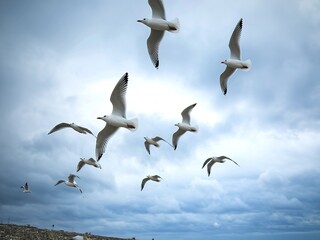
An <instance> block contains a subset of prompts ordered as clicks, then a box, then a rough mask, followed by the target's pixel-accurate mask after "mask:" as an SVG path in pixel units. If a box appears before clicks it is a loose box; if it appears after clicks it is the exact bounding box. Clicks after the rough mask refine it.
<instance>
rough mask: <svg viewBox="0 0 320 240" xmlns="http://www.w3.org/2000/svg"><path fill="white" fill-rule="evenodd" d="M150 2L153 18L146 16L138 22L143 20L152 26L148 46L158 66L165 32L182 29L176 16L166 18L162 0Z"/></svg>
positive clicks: (150, 0) (151, 56)
mask: <svg viewBox="0 0 320 240" xmlns="http://www.w3.org/2000/svg"><path fill="white" fill-rule="evenodd" d="M148 3H149V5H150V7H151V9H152V18H151V19H148V18H144V19H141V20H138V22H141V23H143V24H145V25H146V26H148V27H150V28H151V32H150V35H149V38H148V40H147V47H148V52H149V56H150V59H151V61H152V63H153V65H154V66H155V67H156V68H158V67H159V57H158V50H159V45H160V42H161V40H162V38H163V36H164V32H165V31H169V32H178V31H179V29H180V23H179V19H178V18H175V19H174V20H172V21H167V20H166V13H165V9H164V6H163V2H162V0H148Z"/></svg>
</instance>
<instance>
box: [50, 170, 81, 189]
mask: <svg viewBox="0 0 320 240" xmlns="http://www.w3.org/2000/svg"><path fill="white" fill-rule="evenodd" d="M76 177H77V178H79V177H78V176H77V175H74V174H70V175H69V177H68V181H66V180H59V181H58V182H57V183H56V184H55V186H57V185H58V184H60V183H64V184H65V185H66V186H68V187H74V188H78V189H79V191H80V192H81V193H82V190H81V189H80V188H79V186H78V184H77V183H76V181H75V178H76ZM79 179H80V178H79Z"/></svg>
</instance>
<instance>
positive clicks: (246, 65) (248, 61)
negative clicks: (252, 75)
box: [243, 59, 252, 72]
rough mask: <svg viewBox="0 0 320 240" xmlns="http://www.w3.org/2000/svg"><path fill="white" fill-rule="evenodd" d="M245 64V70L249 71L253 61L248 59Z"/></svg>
mask: <svg viewBox="0 0 320 240" xmlns="http://www.w3.org/2000/svg"><path fill="white" fill-rule="evenodd" d="M244 64H245V67H244V68H243V70H244V71H246V72H247V71H249V70H250V69H251V65H252V63H251V60H250V59H247V60H246V61H244Z"/></svg>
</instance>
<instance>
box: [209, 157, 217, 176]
mask: <svg viewBox="0 0 320 240" xmlns="http://www.w3.org/2000/svg"><path fill="white" fill-rule="evenodd" d="M215 163H216V162H215V161H214V160H211V161H210V162H209V163H208V165H207V171H208V177H209V176H210V173H211V168H212V166H213V164H215Z"/></svg>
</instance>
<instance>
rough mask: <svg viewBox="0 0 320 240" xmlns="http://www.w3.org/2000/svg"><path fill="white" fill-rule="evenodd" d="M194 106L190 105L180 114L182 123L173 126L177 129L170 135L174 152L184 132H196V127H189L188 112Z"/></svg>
mask: <svg viewBox="0 0 320 240" xmlns="http://www.w3.org/2000/svg"><path fill="white" fill-rule="evenodd" d="M195 106H196V103H194V104H192V105H190V106H189V107H187V108H186V109H184V110H183V111H182V112H181V115H182V122H181V123H177V124H175V126H177V127H178V128H179V129H178V130H177V131H176V132H175V133H174V134H173V135H172V145H173V148H174V150H176V149H177V145H178V140H179V138H180V137H181V135H183V134H184V133H185V132H186V131H189V132H196V131H198V128H197V127H194V126H191V125H190V112H191V110H192V109H193V108H194V107H195Z"/></svg>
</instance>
